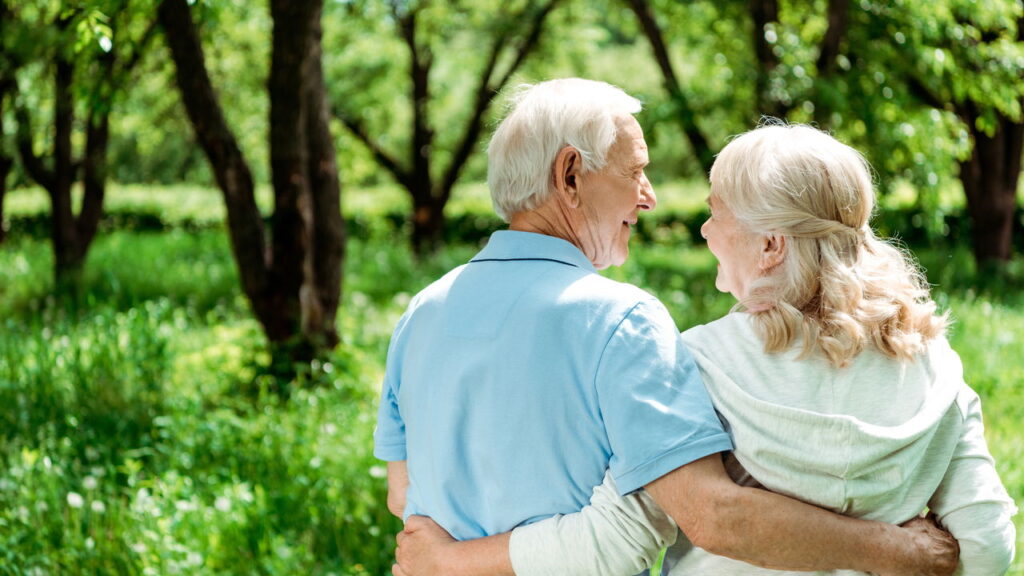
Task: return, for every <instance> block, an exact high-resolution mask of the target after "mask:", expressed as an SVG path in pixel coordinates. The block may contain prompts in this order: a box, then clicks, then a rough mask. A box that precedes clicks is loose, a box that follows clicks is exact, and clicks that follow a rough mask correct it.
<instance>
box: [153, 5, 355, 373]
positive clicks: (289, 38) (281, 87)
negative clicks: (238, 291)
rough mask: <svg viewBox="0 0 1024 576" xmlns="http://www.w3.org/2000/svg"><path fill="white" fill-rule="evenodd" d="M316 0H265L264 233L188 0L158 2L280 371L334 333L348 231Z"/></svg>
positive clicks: (325, 344)
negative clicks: (267, 155)
mask: <svg viewBox="0 0 1024 576" xmlns="http://www.w3.org/2000/svg"><path fill="white" fill-rule="evenodd" d="M322 6H323V4H322V1H314V2H289V1H288V0H272V2H271V15H272V17H273V21H274V30H273V41H272V45H273V49H272V56H271V68H270V76H269V80H268V83H267V88H268V92H269V95H270V102H271V106H270V150H271V160H270V163H271V172H272V183H273V187H274V212H273V214H272V215H271V220H270V221H271V225H272V227H273V234H272V235H271V236H272V240H271V241H270V242H268V241H267V231H266V230H265V229H264V224H263V219H262V216H261V214H260V212H259V209H258V207H257V205H256V198H255V194H254V186H253V179H252V173H251V171H250V169H249V164H248V163H247V161H246V160H245V158H244V156H243V154H242V152H241V149H240V148H239V146H238V143H237V140H236V139H235V136H234V134H233V132H232V131H231V129H230V128H229V127H228V125H227V121H226V119H225V117H224V114H223V109H222V108H221V105H220V101H219V99H218V97H217V95H216V93H215V91H214V89H213V84H212V82H211V80H210V76H209V73H208V72H207V69H206V60H205V55H204V53H203V49H202V44H201V42H200V39H199V32H198V29H197V27H196V25H195V22H194V20H193V19H192V14H191V11H190V9H189V6H188V3H187V2H186V0H164V1H163V2H161V4H160V6H159V9H158V18H159V21H160V24H161V26H162V27H163V29H164V37H165V39H166V41H167V45H168V47H169V48H170V51H171V56H172V59H173V60H174V63H175V70H176V79H177V84H178V88H179V91H180V93H181V97H182V101H183V103H184V105H185V109H186V111H187V112H188V116H189V120H190V121H191V123H192V126H193V129H194V130H195V134H196V138H197V140H198V141H199V143H200V145H201V146H202V148H203V150H204V152H205V153H206V155H207V158H208V160H209V161H210V165H211V167H212V169H213V172H214V175H215V177H216V179H217V184H218V186H219V187H220V189H221V192H222V193H223V196H224V202H225V205H226V207H227V215H228V231H229V234H230V237H231V246H232V251H233V254H234V256H235V262H236V264H237V266H238V270H239V275H240V277H241V281H242V289H243V291H244V292H245V294H246V296H247V297H248V299H249V302H250V304H251V306H252V308H253V312H254V314H255V316H256V318H257V320H258V321H259V322H260V324H261V326H262V327H263V331H264V333H265V335H266V336H267V339H268V341H269V342H270V345H271V350H272V351H273V353H274V357H275V358H274V363H275V366H276V368H275V369H281V373H282V374H283V375H288V374H290V373H291V371H292V370H293V368H291V363H292V362H296V361H297V362H306V361H308V360H310V359H311V358H312V357H313V356H314V355H316V354H318V353H320V352H321V351H323V350H324V349H325V348H331V347H333V346H334V345H336V344H337V341H338V337H337V331H336V328H335V319H336V313H337V308H338V302H339V298H340V289H341V279H342V267H341V264H342V258H343V254H344V241H345V234H344V225H343V221H342V216H341V203H340V190H341V188H340V183H339V181H338V172H337V165H336V159H335V150H334V144H333V138H332V137H331V134H330V129H329V128H330V127H329V123H328V121H329V115H328V110H329V106H328V104H327V100H326V93H325V91H324V83H323V70H322V64H321V48H320V24H319V22H320V15H321V11H322Z"/></svg>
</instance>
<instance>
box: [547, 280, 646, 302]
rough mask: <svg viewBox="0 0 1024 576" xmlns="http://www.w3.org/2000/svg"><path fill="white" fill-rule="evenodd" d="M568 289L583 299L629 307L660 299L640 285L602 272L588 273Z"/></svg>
mask: <svg viewBox="0 0 1024 576" xmlns="http://www.w3.org/2000/svg"><path fill="white" fill-rule="evenodd" d="M566 291H567V292H568V293H570V294H571V295H573V296H574V297H576V298H579V299H581V300H586V301H590V302H605V303H609V304H616V305H620V306H629V307H632V306H635V305H636V304H638V303H640V302H651V301H653V302H657V301H658V300H657V298H655V297H654V296H653V295H652V294H651V293H650V292H648V291H646V290H644V289H643V288H640V287H639V286H634V285H633V284H629V283H626V282H619V281H618V280H612V279H611V278H605V277H604V276H601V275H600V274H588V275H586V276H584V277H582V278H580V280H579V281H578V282H575V283H573V284H572V285H570V286H569V287H568V288H567V290H566Z"/></svg>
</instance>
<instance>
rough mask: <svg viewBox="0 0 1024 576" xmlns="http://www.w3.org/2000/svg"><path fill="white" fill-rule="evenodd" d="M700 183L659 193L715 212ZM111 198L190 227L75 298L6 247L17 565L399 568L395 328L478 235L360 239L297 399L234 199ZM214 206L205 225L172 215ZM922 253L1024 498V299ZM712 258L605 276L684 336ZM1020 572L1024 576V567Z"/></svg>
mask: <svg viewBox="0 0 1024 576" xmlns="http://www.w3.org/2000/svg"><path fill="white" fill-rule="evenodd" d="M690 188H691V187H689V186H688V185H685V184H680V185H678V187H677V190H678V193H677V194H674V195H673V196H674V197H675V199H674V200H671V201H670V200H666V203H665V204H663V207H666V206H668V207H671V209H673V210H692V209H694V208H695V207H699V205H700V202H702V201H703V198H702V197H700V195H699V194H698V193H696V192H690ZM694 188H699V187H694ZM671 189H672V188H670V190H671ZM389 194H391V196H389ZM663 196H664V194H663ZM39 198H40V196H39V194H38V193H37V192H31V191H22V192H17V193H14V194H13V195H12V197H11V198H10V199H9V204H8V214H9V215H11V216H12V217H14V218H17V217H19V215H31V214H33V213H37V212H38V211H40V210H45V203H43V204H39ZM463 198H464V199H463V200H461V201H460V203H459V204H456V206H455V207H453V209H454V210H456V211H459V210H463V211H473V210H485V209H486V199H485V198H483V197H482V196H481V195H480V194H479V192H467V193H466V194H464V196H463ZM694 198H697V200H694ZM110 200H111V204H110V205H111V206H113V207H114V208H116V209H118V210H123V211H142V212H145V211H152V212H154V213H157V214H159V215H161V217H162V218H164V219H165V220H166V221H168V222H170V223H171V224H172V225H171V226H170V227H167V228H162V229H161V230H159V231H145V230H135V231H118V230H114V231H109V230H108V231H106V232H105V233H104V234H103V235H102V236H101V237H100V238H99V239H98V240H97V242H96V244H95V246H94V248H93V251H92V253H91V255H90V258H89V262H88V266H87V272H86V286H85V288H84V290H83V293H82V294H81V295H80V296H79V297H78V298H76V299H74V300H64V299H55V298H54V297H52V296H50V287H51V286H52V280H51V278H50V268H51V261H52V260H51V255H50V251H49V246H48V244H47V243H46V241H45V240H43V239H39V238H32V237H27V236H17V235H15V236H13V237H12V238H11V239H9V241H8V243H7V244H5V245H4V246H3V247H2V248H0V326H2V328H3V329H2V331H0V403H2V404H3V405H6V406H8V407H9V408H8V410H5V411H2V412H0V574H33V575H43V574H154V575H163V574H203V575H206V574H210V575H212V574H295V573H306V574H324V575H326V574H335V575H367V574H370V575H375V576H376V575H383V574H387V573H389V570H390V564H391V549H392V545H391V538H392V534H393V533H394V532H395V531H396V530H397V529H398V527H399V526H398V523H397V521H396V520H395V519H393V518H391V517H390V516H389V515H388V514H387V512H386V509H385V506H384V495H385V492H384V479H383V476H384V469H383V467H382V466H381V463H379V462H377V461H375V460H374V459H373V458H372V455H371V453H370V450H371V434H372V428H373V419H374V415H375V406H376V394H377V388H378V386H379V381H380V378H381V373H382V370H383V361H384V355H385V351H386V347H387V342H388V338H389V336H390V332H391V329H392V327H393V326H394V323H395V322H396V321H397V319H398V316H399V315H400V314H401V312H402V310H403V309H404V306H405V305H406V304H407V302H408V300H409V298H410V297H411V295H412V294H414V293H415V292H416V291H417V290H418V289H420V288H421V287H423V286H425V285H426V284H427V283H428V282H430V281H431V280H432V279H434V278H436V277H437V276H439V275H440V274H441V273H443V272H444V271H446V270H447V269H449V268H450V267H452V266H454V265H456V264H458V263H461V262H463V261H465V260H466V259H467V258H468V257H469V256H470V255H471V254H473V253H474V252H475V250H476V246H474V245H472V244H464V243H463V244H456V245H454V246H450V247H449V248H448V249H446V250H445V251H444V252H443V253H441V254H439V255H437V256H435V257H433V258H431V259H428V260H426V261H423V262H419V263H414V262H413V259H412V257H411V256H410V254H409V252H408V250H407V249H406V248H405V246H404V245H403V244H402V243H396V242H395V241H394V235H395V231H393V230H391V229H389V228H387V226H386V225H383V224H382V225H381V226H376V227H371V228H370V229H369V230H368V232H367V233H366V235H365V236H364V237H360V238H352V239H351V241H350V245H349V247H348V258H347V268H346V282H345V292H344V300H343V307H342V311H341V313H340V316H339V319H338V322H339V329H340V333H341V334H342V338H343V342H342V345H341V346H339V348H338V349H337V350H336V351H335V352H334V353H333V354H332V355H331V357H330V358H329V359H328V360H327V361H326V362H325V363H324V364H323V365H322V366H321V368H322V369H321V370H319V371H318V375H317V376H316V377H315V379H314V380H311V381H303V382H299V383H297V386H296V391H295V393H294V394H293V395H292V396H291V398H290V399H289V400H287V401H283V400H281V399H280V398H278V397H277V396H275V395H273V394H269V393H268V392H267V389H268V378H269V377H267V376H264V375H262V371H261V366H262V364H263V363H264V362H265V361H266V356H267V353H266V350H265V349H264V347H263V343H262V337H261V334H260V332H259V327H258V326H257V324H256V323H255V322H254V321H253V320H252V318H251V317H250V315H249V313H248V310H247V304H246V302H245V299H244V298H243V297H242V296H241V295H240V293H239V289H238V286H237V275H236V272H235V269H234V265H233V263H232V261H231V257H230V252H229V250H228V246H227V240H226V236H225V234H224V232H223V231H222V230H221V229H220V228H219V227H218V226H217V223H218V219H219V218H221V217H222V216H221V215H219V214H220V213H219V212H218V210H219V209H220V204H219V200H218V197H217V195H216V193H215V192H212V191H210V190H207V189H202V188H179V189H148V190H147V189H144V188H137V189H124V190H120V191H119V190H115V191H114V193H112V195H111V199H110ZM400 202H401V199H400V198H398V197H396V196H395V195H394V194H393V193H392V192H389V191H387V190H383V191H379V193H376V194H374V195H372V196H371V195H368V194H350V195H349V198H348V199H347V201H346V206H347V207H348V209H349V210H352V211H359V212H362V213H365V214H368V216H367V217H369V218H374V217H376V216H379V215H380V214H383V213H384V209H383V208H382V207H385V206H392V207H393V206H395V205H398V204H400ZM389 203H390V204H389ZM40 206H42V208H40ZM200 218H207V219H208V220H207V221H206V223H207V224H209V226H208V227H207V226H199V227H198V228H188V227H177V226H174V223H175V222H180V221H190V222H198V221H199V220H196V219H200ZM915 249H916V250H917V251H918V254H919V256H920V257H921V260H922V262H923V263H924V265H925V266H926V267H927V269H928V273H929V278H930V279H931V281H932V282H933V283H935V284H937V286H936V288H935V294H936V298H937V300H938V301H939V302H940V304H941V305H942V306H943V307H944V308H946V309H948V310H950V311H951V313H952V315H953V316H954V318H955V324H954V327H953V331H952V335H951V341H952V343H953V346H954V347H955V348H956V349H957V351H958V352H960V354H961V356H962V358H963V360H964V365H965V369H966V375H967V379H968V381H969V382H970V383H971V384H972V385H973V386H974V387H975V389H976V390H978V392H979V393H980V394H981V396H982V398H983V402H984V411H985V421H986V434H987V437H988V440H989V444H990V447H991V449H992V452H993V454H994V456H995V457H996V460H997V466H998V469H999V471H1000V474H1001V476H1002V478H1003V480H1004V482H1005V483H1006V485H1007V487H1008V489H1009V490H1010V493H1011V496H1013V497H1014V499H1015V500H1016V501H1017V502H1018V503H1021V502H1024V464H1022V462H1024V454H1022V452H1024V431H1022V428H1021V423H1022V422H1024V354H1022V353H1021V352H1022V343H1024V292H1022V290H1021V286H1020V284H1019V283H1017V282H1015V281H1010V282H1003V283H993V282H992V281H991V280H990V279H988V278H984V277H980V278H979V275H978V273H977V272H975V271H974V269H973V264H972V263H971V260H970V257H969V254H968V253H967V252H966V251H965V250H964V249H962V248H943V247H939V246H930V247H926V248H925V247H915ZM714 270H715V264H714V260H713V259H712V258H711V257H710V255H709V254H708V253H707V251H706V250H705V249H703V248H702V247H699V246H682V247H680V246H678V245H673V244H671V243H667V242H662V243H659V242H652V243H648V244H644V245H634V247H633V255H632V257H631V259H630V262H629V263H628V264H627V265H626V266H624V267H623V268H620V269H616V270H612V271H610V272H609V274H610V275H611V276H613V277H616V278H619V279H623V280H627V281H631V282H634V283H637V284H639V285H641V286H643V287H645V288H648V289H649V290H651V291H652V292H653V293H655V294H656V295H658V296H659V297H660V298H662V299H663V300H664V301H665V303H666V304H667V305H668V306H669V309H670V310H671V311H672V313H673V315H674V317H675V319H676V321H677V322H678V324H679V325H680V327H682V328H685V327H686V326H689V325H692V324H694V323H699V322H705V321H707V320H709V319H712V318H715V317H717V316H719V315H721V314H723V313H724V312H726V311H727V310H728V309H729V307H730V305H731V301H730V299H729V297H727V296H723V295H721V294H718V293H717V292H716V291H715V290H714V288H713V278H714V273H715V272H714ZM1016 520H1017V525H1018V534H1019V535H1021V534H1024V531H1022V530H1021V517H1020V516H1018V518H1017V519H1016ZM1010 573H1011V574H1014V575H1017V576H1024V562H1022V561H1021V560H1020V559H1018V560H1016V561H1015V564H1014V566H1013V568H1012V569H1011V572H1010Z"/></svg>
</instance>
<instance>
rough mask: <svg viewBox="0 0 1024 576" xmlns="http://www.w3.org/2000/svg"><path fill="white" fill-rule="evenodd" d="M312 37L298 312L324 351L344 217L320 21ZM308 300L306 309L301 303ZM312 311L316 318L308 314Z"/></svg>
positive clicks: (333, 329)
mask: <svg viewBox="0 0 1024 576" xmlns="http://www.w3.org/2000/svg"><path fill="white" fill-rule="evenodd" d="M313 27H314V28H313V35H312V41H311V42H310V47H309V52H310V55H309V61H308V63H307V64H308V66H309V78H308V83H307V89H306V95H305V102H306V106H307V109H306V136H307V138H308V139H309V155H308V158H309V168H308V170H307V171H308V174H309V188H310V193H311V195H312V199H313V201H312V204H313V249H312V250H310V251H309V254H308V258H307V260H308V261H309V262H311V264H310V267H311V269H312V278H313V284H314V286H315V289H314V290H313V291H311V292H312V294H311V295H310V297H309V298H304V299H303V303H304V305H303V309H304V310H310V312H308V313H307V314H306V316H307V317H308V318H309V320H308V321H307V322H305V329H306V332H307V334H310V336H311V337H313V338H316V337H317V336H318V335H319V336H320V337H321V338H322V340H323V341H322V342H321V343H320V344H321V345H322V346H323V347H326V348H327V349H331V348H334V346H336V345H337V344H338V330H337V313H338V304H339V302H340V300H341V286H342V278H343V274H344V259H345V240H346V234H345V219H344V218H343V217H342V214H341V182H340V180H339V179H338V164H337V159H336V155H337V153H336V151H335V148H334V136H333V135H332V134H331V126H330V122H331V113H330V110H331V107H330V104H329V103H328V101H327V89H326V86H325V85H324V74H323V63H322V54H323V49H322V45H321V42H320V38H321V35H322V33H321V26H320V17H319V15H318V16H316V17H315V18H314V20H313ZM307 299H308V300H311V301H312V302H311V304H310V305H308V306H307V305H306V304H305V300H307ZM317 308H318V311H319V314H314V312H313V311H314V310H316V309H317Z"/></svg>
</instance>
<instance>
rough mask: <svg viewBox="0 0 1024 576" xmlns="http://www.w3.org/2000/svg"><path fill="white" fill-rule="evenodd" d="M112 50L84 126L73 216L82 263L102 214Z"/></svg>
mask: <svg viewBox="0 0 1024 576" xmlns="http://www.w3.org/2000/svg"><path fill="white" fill-rule="evenodd" d="M113 70H114V55H113V52H111V53H108V54H106V55H104V56H103V57H102V58H101V59H100V61H99V74H100V76H101V78H102V80H101V83H100V85H99V87H98V90H99V94H100V98H99V102H98V103H95V102H94V103H93V104H92V106H93V108H92V110H91V111H90V112H89V122H88V125H87V126H86V136H85V157H84V158H83V159H82V171H83V174H82V180H83V192H84V194H83V197H82V210H81V211H80V212H79V213H78V218H77V219H76V223H75V226H76V236H77V244H76V245H75V256H76V257H77V258H78V259H79V260H80V261H82V262H83V263H84V261H85V256H86V254H87V253H88V252H89V247H90V246H91V245H92V241H93V238H95V237H96V229H97V228H98V226H99V222H100V218H101V217H102V216H103V199H104V196H105V195H106V187H107V148H108V147H109V146H108V145H109V143H110V109H111V107H112V106H113V102H112V100H113V90H114V87H113V83H114V72H113Z"/></svg>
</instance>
